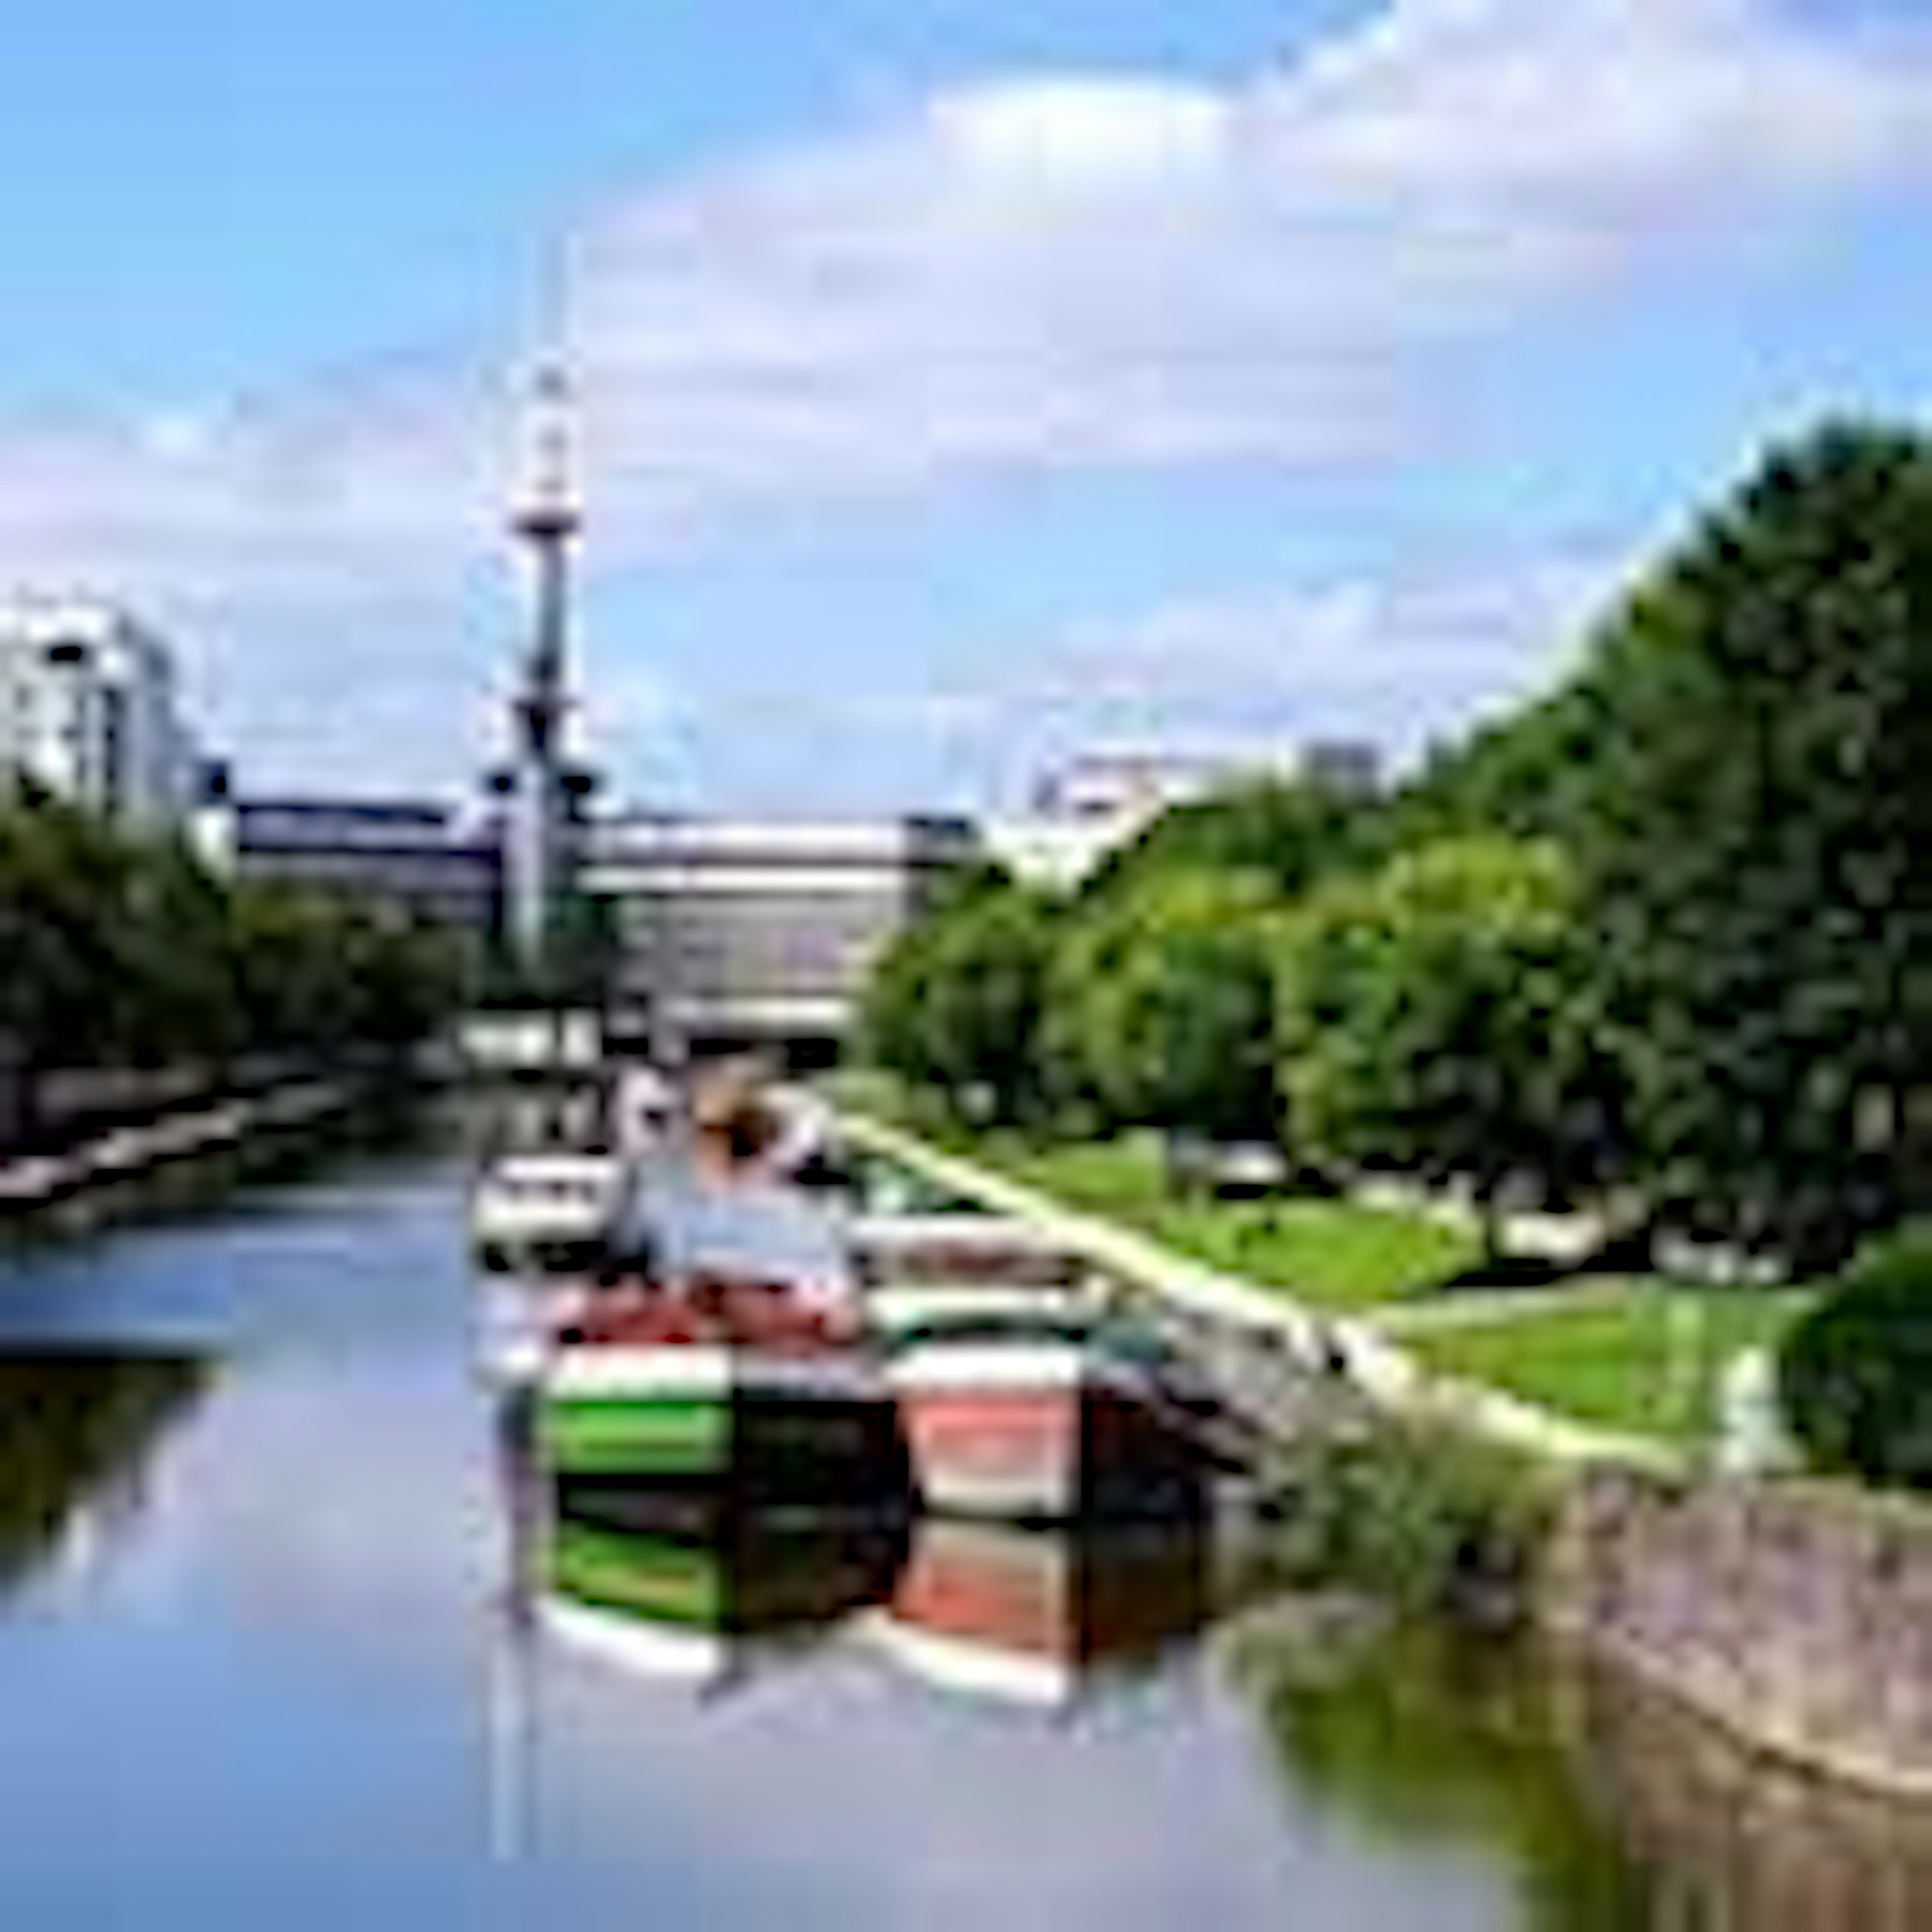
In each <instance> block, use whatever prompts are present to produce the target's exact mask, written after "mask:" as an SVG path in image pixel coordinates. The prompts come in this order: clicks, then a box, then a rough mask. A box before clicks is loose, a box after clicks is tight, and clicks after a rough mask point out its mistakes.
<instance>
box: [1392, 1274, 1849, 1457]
mask: <svg viewBox="0 0 1932 1932" xmlns="http://www.w3.org/2000/svg"><path fill="white" fill-rule="evenodd" d="M1810 1301H1811V1297H1810V1296H1809V1295H1807V1294H1806V1293H1805V1292H1804V1291H1802V1290H1799V1289H1786V1290H1781V1291H1778V1292H1769V1291H1756V1292H1754V1291H1750V1290H1731V1291H1728V1292H1727V1291H1723V1290H1709V1291H1704V1292H1699V1291H1697V1290H1695V1289H1673V1288H1669V1287H1663V1286H1656V1287H1653V1286H1649V1285H1648V1284H1646V1283H1632V1284H1631V1288H1630V1290H1629V1292H1628V1295H1626V1296H1625V1297H1624V1298H1622V1299H1621V1300H1619V1301H1610V1302H1606V1301H1601V1300H1593V1301H1591V1302H1590V1303H1589V1304H1586V1305H1583V1306H1580V1307H1576V1308H1570V1309H1565V1308H1556V1309H1552V1308H1550V1307H1549V1306H1548V1305H1547V1304H1544V1306H1543V1307H1540V1308H1538V1310H1536V1311H1535V1312H1534V1313H1526V1314H1525V1315H1524V1316H1522V1317H1521V1318H1520V1319H1516V1320H1513V1321H1505V1322H1496V1323H1494V1324H1492V1325H1484V1326H1481V1327H1477V1328H1460V1329H1444V1330H1439V1331H1418V1332H1417V1333H1415V1334H1410V1335H1408V1336H1406V1337H1404V1338H1403V1346H1405V1347H1406V1348H1408V1349H1412V1351H1413V1352H1415V1355H1417V1356H1418V1358H1419V1359H1421V1361H1424V1363H1426V1364H1428V1365H1429V1366H1430V1367H1433V1368H1437V1369H1440V1370H1444V1371H1445V1372H1446V1373H1449V1374H1451V1375H1456V1376H1464V1377H1466V1378H1468V1379H1469V1380H1471V1381H1474V1382H1488V1383H1490V1384H1491V1385H1493V1386H1494V1387H1496V1388H1502V1389H1505V1390H1507V1391H1508V1392H1509V1393H1510V1394H1513V1395H1518V1396H1521V1397H1523V1398H1524V1399H1525V1400H1527V1401H1530V1402H1534V1403H1539V1404H1541V1406H1543V1407H1544V1408H1546V1409H1555V1410H1557V1411H1559V1412H1560V1413H1562V1414H1563V1415H1568V1416H1574V1418H1577V1421H1580V1422H1585V1423H1590V1424H1596V1425H1598V1426H1599V1427H1604V1428H1608V1429H1614V1430H1619V1431H1621V1432H1624V1433H1629V1434H1632V1435H1649V1436H1663V1437H1667V1438H1669V1439H1672V1440H1674V1441H1678V1442H1695V1441H1698V1440H1700V1439H1708V1438H1709V1436H1710V1435H1711V1434H1712V1431H1713V1430H1714V1429H1715V1426H1716V1424H1717V1422H1718V1387H1719V1383H1720V1381H1721V1377H1722V1375H1723V1373H1724V1366H1725V1364H1727V1362H1729V1361H1730V1360H1731V1358H1733V1356H1734V1355H1736V1354H1737V1352H1739V1350H1740V1349H1746V1348H1751V1347H1754V1346H1759V1345H1760V1344H1766V1343H1771V1344H1775V1343H1776V1341H1777V1340H1778V1338H1779V1337H1781V1336H1782V1335H1783V1334H1784V1331H1786V1329H1787V1328H1789V1327H1790V1325H1791V1323H1792V1322H1793V1321H1795V1320H1796V1319H1797V1317H1798V1316H1799V1313H1801V1312H1802V1310H1804V1309H1805V1307H1807V1306H1808V1305H1809V1303H1810Z"/></svg>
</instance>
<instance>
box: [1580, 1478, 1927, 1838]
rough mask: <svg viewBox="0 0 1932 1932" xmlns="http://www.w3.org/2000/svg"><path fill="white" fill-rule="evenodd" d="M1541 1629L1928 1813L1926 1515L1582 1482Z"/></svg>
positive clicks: (1836, 1497) (1698, 1489)
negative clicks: (1923, 1803) (1916, 1801)
mask: <svg viewBox="0 0 1932 1932" xmlns="http://www.w3.org/2000/svg"><path fill="white" fill-rule="evenodd" d="M1547 1607H1548V1612H1549V1619H1550V1623H1551V1625H1552V1626H1553V1628H1554V1629H1555V1630H1556V1631H1557V1633H1558V1634H1559V1636H1561V1637H1563V1638H1564V1639H1565V1640H1572V1641H1574V1642H1576V1643H1579V1644H1580V1645H1581V1646H1583V1647H1584V1648H1586V1649H1587V1650H1589V1652H1592V1654H1594V1655H1598V1656H1600V1657H1604V1658H1608V1659H1609V1660H1610V1661H1613V1662H1614V1663H1615V1664H1618V1665H1619V1666H1621V1667H1625V1668H1628V1669H1629V1670H1633V1671H1634V1672H1636V1673H1638V1674H1640V1676H1643V1677H1645V1678H1646V1679H1649V1680H1650V1681H1652V1682H1654V1683H1655V1684H1656V1685H1658V1686H1659V1687H1660V1688H1662V1689H1664V1690H1666V1691H1669V1692H1670V1693H1671V1694H1673V1695H1674V1696H1676V1697H1680V1698H1682V1699H1683V1700H1685V1701H1686V1702H1687V1703H1690V1704H1692V1705H1694V1706H1697V1708H1698V1709H1700V1710H1702V1711H1703V1712H1705V1713H1706V1715H1708V1716H1709V1717H1711V1718H1714V1719H1715V1720H1716V1721H1718V1722H1719V1723H1721V1724H1724V1726H1726V1727H1727V1728H1729V1729H1730V1730H1733V1731H1734V1732H1736V1733H1738V1734H1739V1736H1742V1737H1743V1738H1745V1739H1748V1741H1749V1742H1751V1743H1753V1744H1754V1745H1757V1746H1758V1747H1759V1748H1762V1749H1763V1750H1766V1751H1770V1752H1772V1753H1774V1754H1777V1755H1778V1756H1781V1757H1787V1758H1790V1759H1792V1760H1796V1762H1798V1763H1802V1764H1804V1765H1805V1766H1809V1767H1811V1768H1812V1769H1816V1770H1817V1771H1820V1772H1823V1773H1826V1774H1827V1775H1830V1776H1832V1777H1835V1778H1843V1779H1847V1780H1849V1781H1853V1782H1855V1783H1858V1784H1865V1785H1868V1786H1871V1787H1876V1788H1880V1789H1884V1790H1890V1791H1894V1792H1897V1793H1905V1794H1908V1795H1910V1796H1914V1797H1917V1798H1922V1799H1927V1800H1928V1801H1932V1510H1927V1509H1925V1508H1922V1507H1919V1506H1917V1505H1912V1504H1910V1503H1907V1502H1901V1501H1894V1500H1891V1499H1878V1498H1873V1497H1869V1496H1863V1495H1861V1494H1858V1493H1855V1492H1853V1491H1850V1490H1842V1489H1839V1488H1837V1487H1829V1486H1826V1485H1823V1484H1799V1483H1783V1484H1772V1483H1754V1482H1747V1481H1705V1482H1702V1483H1697V1484H1691V1483H1689V1482H1684V1481H1671V1480H1670V1479H1668V1478H1659V1477H1657V1476H1654V1475H1645V1474H1642V1473H1639V1472H1628V1471H1607V1470H1606V1471H1598V1472H1592V1474H1590V1475H1588V1476H1586V1477H1584V1478H1581V1479H1580V1481H1579V1482H1578V1483H1577V1486H1576V1488H1575V1490H1574V1493H1573V1494H1572V1496H1571V1499H1570V1501H1569V1502H1568V1505H1567V1506H1566V1508H1565V1513H1564V1515H1563V1517H1562V1520H1561V1522H1560V1523H1559V1527H1558V1530H1557V1532H1556V1538H1555V1541H1554V1544H1553V1548H1552V1550H1551V1554H1550V1574H1549V1594H1548V1597H1547Z"/></svg>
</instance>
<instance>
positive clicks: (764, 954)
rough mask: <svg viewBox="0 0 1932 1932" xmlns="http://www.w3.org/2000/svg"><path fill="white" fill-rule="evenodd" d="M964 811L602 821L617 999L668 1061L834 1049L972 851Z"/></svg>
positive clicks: (590, 873)
mask: <svg viewBox="0 0 1932 1932" xmlns="http://www.w3.org/2000/svg"><path fill="white" fill-rule="evenodd" d="M977 850H978V842H977V835H976V833H975V832H974V828H973V827H972V826H971V825H970V824H968V823H966V822H965V821H963V820H954V819H917V818H913V819H900V820H877V821H874V822H871V823H832V824H811V823H756V822H753V821H739V820H723V819H698V818H679V817H664V816H660V815H651V814H639V815H634V816H631V817H619V818H611V819H606V820H602V821H601V822H599V823H593V824H592V826H590V828H589V830H588V832H587V834H586V850H585V856H584V870H583V886H584V889H585V890H586V891H587V892H589V893H591V894H592V895H594V896H595V897H596V898H600V899H601V900H604V901H606V902H607V904H609V905H610V907H611V909H612V913H613V919H614V923H615V927H616V937H617V940H618V942H619V965H618V975H617V977H618V986H617V989H616V992H617V998H616V1005H617V1007H618V1009H619V1024H620V1025H622V1026H627V1027H628V1030H629V1031H631V1033H632V1034H633V1036H634V1037H637V1044H639V1045H640V1046H649V1048H650V1049H652V1050H653V1051H655V1052H658V1053H659V1054H660V1055H663V1056H664V1057H665V1058H670V1059H673V1060H675V1059H678V1058H683V1057H685V1056H686V1055H691V1054H704V1053H709V1052H723V1051H732V1050H739V1049H772V1050H774V1051H778V1052H783V1053H784V1054H785V1055H787V1057H788V1058H790V1059H791V1060H792V1061H794V1062H795V1063H799V1064H823V1063H825V1062H826V1061H829V1060H831V1059H832V1058H835V1057H836V1055H837V1052H838V1048H839V1046H840V1045H841V1043H842V1042H843V1041H844V1039H845V1038H846V1037H847V1034H848V1033H849V1031H850V1027H851V1025H852V1022H853V1018H854V1016H855V1014H856V1009H857V1006H858V1003H859V998H860V997H861V995H862V993H863V991H864V989H865V982H866V980H867V977H868V975H869V974H870V972H871V967H872V964H873V962H874V960H875V959H877V956H878V953H879V952H880V949H881V948H882V947H883V946H885V945H886V944H887V943H888V942H889V941H890V940H891V939H892V937H893V936H894V935H895V934H896V933H898V932H899V931H900V930H901V928H902V927H903V926H904V924H905V922H906V921H907V919H908V918H909V917H910V916H912V915H913V913H916V910H918V908H919V906H920V905H921V904H922V903H923V901H924V900H925V898H926V895H927V894H928V893H929V891H930V890H931V889H932V886H933V884H934V883H935V881H936V880H938V879H940V878H941V877H944V874H946V873H947V872H948V871H950V870H951V869H953V868H954V867H956V866H957V865H959V864H960V863H962V862H963V861H965V860H966V859H969V858H971V856H974V854H975V853H977ZM639 1036H640V1037H639Z"/></svg>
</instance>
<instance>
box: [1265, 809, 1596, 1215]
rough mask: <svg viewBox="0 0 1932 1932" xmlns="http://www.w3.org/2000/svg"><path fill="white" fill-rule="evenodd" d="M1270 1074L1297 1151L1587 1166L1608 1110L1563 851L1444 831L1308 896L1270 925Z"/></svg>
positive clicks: (1476, 1164) (1481, 1166)
mask: <svg viewBox="0 0 1932 1932" xmlns="http://www.w3.org/2000/svg"><path fill="white" fill-rule="evenodd" d="M1283 932H1284V938H1283V945H1282V947H1281V950H1280V1021H1279V1026H1280V1046H1281V1052H1282V1055H1283V1066H1282V1081H1283V1088H1284V1090H1285V1092H1286V1096H1287V1099H1288V1103H1289V1117H1290V1120H1291V1121H1292V1133H1293V1137H1294V1139H1295V1143H1296V1145H1297V1147H1298V1150H1299V1151H1301V1152H1302V1153H1303V1154H1304V1155H1305V1156H1306V1157H1307V1158H1309V1159H1310V1160H1313V1161H1316V1162H1317V1163H1325V1164H1328V1165H1331V1166H1342V1167H1350V1166H1361V1165H1364V1164H1367V1163H1373V1162H1376V1161H1394V1162H1397V1163H1400V1164H1401V1165H1403V1166H1406V1167H1412V1168H1415V1169H1421V1170H1423V1171H1424V1172H1430V1171H1434V1172H1442V1173H1447V1172H1458V1173H1460V1174H1463V1175H1466V1176H1468V1177H1469V1178H1470V1179H1471V1180H1472V1181H1474V1182H1475V1184H1476V1185H1477V1187H1478V1190H1479V1191H1480V1192H1481V1193H1482V1194H1483V1196H1484V1197H1485V1198H1488V1197H1490V1196H1493V1194H1494V1193H1496V1190H1498V1189H1499V1188H1500V1187H1502V1185H1503V1184H1505V1182H1507V1181H1510V1180H1511V1179H1512V1178H1515V1177H1519V1176H1531V1177H1535V1178H1537V1179H1538V1181H1541V1182H1542V1183H1544V1184H1546V1185H1547V1184H1552V1183H1554V1184H1557V1185H1559V1186H1561V1185H1562V1184H1565V1183H1568V1182H1573V1181H1578V1180H1584V1179H1594V1178H1597V1175H1598V1172H1599V1170H1601V1168H1602V1167H1603V1166H1604V1164H1605V1163H1606V1161H1607V1158H1608V1155H1607V1149H1608V1147H1609V1145H1610V1142H1611V1140H1612V1139H1613V1136H1614V1133H1615V1131H1616V1121H1617V1118H1618V1115H1619V1112H1620V1104H1621V1103H1620V1100H1619V1091H1618V1090H1619V1075H1618V1071H1617V1069H1616V1067H1615V1065H1614V1064H1613V1063H1612V1062H1611V1061H1609V1060H1608V1059H1607V1057H1606V1056H1605V1055H1604V1054H1603V1053H1602V1052H1601V1050H1600V1049H1599V1046H1598V1043H1597V1040H1596V1034H1597V1031H1598V1029H1597V1027H1596V1025H1595V1009H1594V1006H1593V1003H1592V991H1591V986H1590V962H1589V959H1588V956H1587V954H1586V950H1585V949H1584V947H1583V946H1582V945H1581V944H1580V939H1579V935H1578V931H1577V925H1576V921H1575V915H1574V889H1573V886H1572V883H1571V878H1570V874H1569V870H1568V866H1567V865H1566V864H1565V861H1564V859H1563V855H1562V852H1561V851H1560V850H1559V849H1558V848H1557V847H1554V846H1553V845H1550V844H1523V843H1520V842H1517V841H1511V840H1509V839H1505V838H1472V839H1456V840H1448V841H1443V842H1442V843H1440V844H1435V845H1431V846H1428V847H1424V848H1423V849H1422V850H1419V851H1417V852H1413V853H1404V854H1403V855H1402V856H1400V857H1398V858H1397V859H1394V860H1393V861H1392V862H1391V863H1390V864H1389V865H1388V866H1387V867H1386V868H1385V869H1384V870H1383V871H1382V872H1381V873H1379V874H1377V875H1376V877H1373V878H1372V879H1367V880H1345V881H1342V882H1340V883H1338V884H1337V885H1335V886H1331V887H1330V888H1328V889H1325V891H1323V892H1319V893H1317V894H1316V895H1314V897H1313V898H1312V899H1311V900H1310V901H1309V902H1308V904H1307V906H1306V907H1304V908H1303V910H1301V913H1299V914H1298V916H1296V917H1295V918H1294V919H1291V920H1290V921H1289V922H1287V924H1286V926H1285V927H1284V929H1283Z"/></svg>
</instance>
